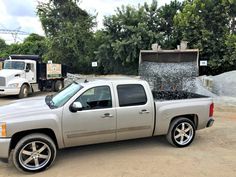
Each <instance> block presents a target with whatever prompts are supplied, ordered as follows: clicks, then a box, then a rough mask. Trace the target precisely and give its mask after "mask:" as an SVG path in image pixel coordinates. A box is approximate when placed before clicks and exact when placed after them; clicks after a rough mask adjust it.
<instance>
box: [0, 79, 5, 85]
mask: <svg viewBox="0 0 236 177" xmlns="http://www.w3.org/2000/svg"><path fill="white" fill-rule="evenodd" d="M0 86H6V79H5V77H0Z"/></svg>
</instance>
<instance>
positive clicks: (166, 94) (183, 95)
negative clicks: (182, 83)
mask: <svg viewBox="0 0 236 177" xmlns="http://www.w3.org/2000/svg"><path fill="white" fill-rule="evenodd" d="M152 95H153V98H154V100H155V101H165V100H183V99H194V98H208V97H207V96H204V95H200V94H196V93H191V92H185V91H152Z"/></svg>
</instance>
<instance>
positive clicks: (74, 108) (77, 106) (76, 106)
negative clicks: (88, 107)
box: [70, 101, 83, 112]
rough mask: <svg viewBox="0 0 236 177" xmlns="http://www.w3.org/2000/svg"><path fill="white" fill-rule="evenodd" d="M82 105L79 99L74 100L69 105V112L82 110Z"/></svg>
mask: <svg viewBox="0 0 236 177" xmlns="http://www.w3.org/2000/svg"><path fill="white" fill-rule="evenodd" d="M82 109H83V106H82V104H81V103H80V102H79V101H76V102H74V103H73V104H72V105H71V106H70V111H71V112H77V111H82Z"/></svg>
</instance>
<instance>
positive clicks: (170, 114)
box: [154, 101, 210, 135]
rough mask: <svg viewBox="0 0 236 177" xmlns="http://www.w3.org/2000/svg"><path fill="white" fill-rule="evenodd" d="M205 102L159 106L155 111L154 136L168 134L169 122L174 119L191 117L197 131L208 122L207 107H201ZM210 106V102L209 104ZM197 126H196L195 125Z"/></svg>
mask: <svg viewBox="0 0 236 177" xmlns="http://www.w3.org/2000/svg"><path fill="white" fill-rule="evenodd" d="M204 104H206V102H201V101H198V102H188V103H182V104H179V103H176V104H170V105H165V106H161V107H160V108H159V109H157V110H156V113H157V114H156V117H157V120H156V129H155V131H154V135H165V134H167V133H168V130H169V126H170V123H171V121H172V120H173V119H174V118H176V117H186V118H188V117H191V116H192V117H193V120H195V119H198V118H200V119H198V120H196V122H195V123H197V124H198V129H201V128H202V126H203V125H204V126H205V125H206V123H207V122H206V121H207V120H208V106H203V105H204ZM209 104H210V102H209ZM196 126H197V125H196Z"/></svg>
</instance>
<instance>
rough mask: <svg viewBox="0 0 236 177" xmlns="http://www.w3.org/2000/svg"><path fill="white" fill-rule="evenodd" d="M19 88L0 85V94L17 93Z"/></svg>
mask: <svg viewBox="0 0 236 177" xmlns="http://www.w3.org/2000/svg"><path fill="white" fill-rule="evenodd" d="M19 93H20V88H9V87H0V95H18V94H19Z"/></svg>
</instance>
